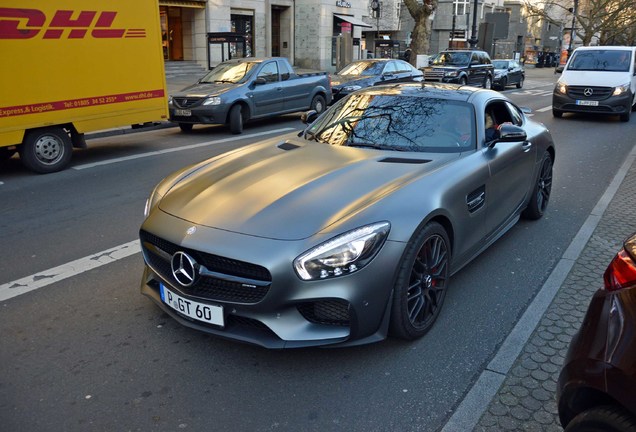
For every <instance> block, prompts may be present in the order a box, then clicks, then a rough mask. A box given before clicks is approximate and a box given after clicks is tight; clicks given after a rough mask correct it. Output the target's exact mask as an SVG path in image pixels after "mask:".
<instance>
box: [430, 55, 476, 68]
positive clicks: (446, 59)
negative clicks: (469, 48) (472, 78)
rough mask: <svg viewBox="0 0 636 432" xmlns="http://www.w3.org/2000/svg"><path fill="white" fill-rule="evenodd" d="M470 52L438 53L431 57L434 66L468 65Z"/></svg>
mask: <svg viewBox="0 0 636 432" xmlns="http://www.w3.org/2000/svg"><path fill="white" fill-rule="evenodd" d="M469 62H470V54H469V53H467V52H444V53H439V54H438V55H436V56H435V57H433V59H432V64H433V65H434V66H468V63H469Z"/></svg>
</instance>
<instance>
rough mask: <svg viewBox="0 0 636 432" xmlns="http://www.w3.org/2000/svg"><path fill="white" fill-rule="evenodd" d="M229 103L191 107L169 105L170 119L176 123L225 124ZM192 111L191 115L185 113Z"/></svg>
mask: <svg viewBox="0 0 636 432" xmlns="http://www.w3.org/2000/svg"><path fill="white" fill-rule="evenodd" d="M228 109H229V107H228V106H227V105H224V104H222V105H209V106H195V107H190V108H185V109H181V108H177V107H175V106H174V105H169V106H168V112H169V114H170V121H171V122H174V123H188V124H225V123H227V114H228ZM184 113H190V115H183V114H184Z"/></svg>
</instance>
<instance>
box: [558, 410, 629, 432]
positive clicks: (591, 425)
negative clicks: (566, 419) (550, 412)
mask: <svg viewBox="0 0 636 432" xmlns="http://www.w3.org/2000/svg"><path fill="white" fill-rule="evenodd" d="M565 432H636V419H634V417H632V416H630V415H629V414H627V413H626V412H624V411H623V410H621V409H619V408H617V407H613V406H601V407H596V408H592V409H589V410H587V411H583V412H582V413H580V414H579V415H577V416H576V417H574V418H573V419H572V421H571V422H570V423H568V425H567V427H566V428H565Z"/></svg>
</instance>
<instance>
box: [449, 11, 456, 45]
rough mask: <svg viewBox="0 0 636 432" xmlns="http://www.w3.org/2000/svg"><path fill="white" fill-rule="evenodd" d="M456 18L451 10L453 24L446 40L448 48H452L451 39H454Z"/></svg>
mask: <svg viewBox="0 0 636 432" xmlns="http://www.w3.org/2000/svg"><path fill="white" fill-rule="evenodd" d="M456 19H457V15H455V12H453V26H452V27H451V34H450V41H449V42H448V49H452V48H453V41H454V39H455V21H456Z"/></svg>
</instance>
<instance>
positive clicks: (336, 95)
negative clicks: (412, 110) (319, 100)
mask: <svg viewBox="0 0 636 432" xmlns="http://www.w3.org/2000/svg"><path fill="white" fill-rule="evenodd" d="M423 77H424V74H423V73H422V71H421V70H419V69H416V68H414V67H413V66H411V65H410V64H409V63H407V62H405V61H404V60H394V59H373V60H358V61H354V62H353V63H349V64H348V65H347V66H345V67H344V68H343V69H342V70H340V71H339V72H338V73H337V74H335V75H332V77H331V90H332V92H333V101H334V102H335V101H337V100H339V99H342V98H343V97H345V96H346V95H348V94H350V93H353V92H354V91H356V90H360V89H361V88H364V87H369V86H373V85H379V84H390V83H397V82H408V81H421V80H422V78H423Z"/></svg>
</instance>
